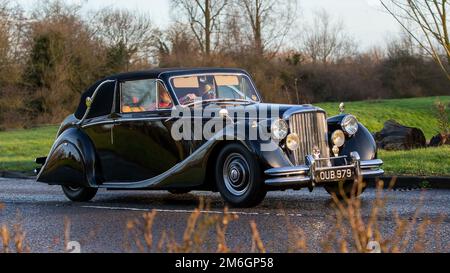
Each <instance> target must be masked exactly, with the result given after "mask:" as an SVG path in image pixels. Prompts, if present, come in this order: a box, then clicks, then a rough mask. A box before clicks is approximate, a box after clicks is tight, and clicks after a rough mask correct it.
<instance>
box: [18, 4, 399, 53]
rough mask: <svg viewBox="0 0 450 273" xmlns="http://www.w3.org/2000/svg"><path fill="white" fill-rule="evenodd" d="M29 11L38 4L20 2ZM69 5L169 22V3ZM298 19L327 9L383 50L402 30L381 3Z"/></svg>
mask: <svg viewBox="0 0 450 273" xmlns="http://www.w3.org/2000/svg"><path fill="white" fill-rule="evenodd" d="M17 1H18V2H19V3H21V4H23V6H25V7H26V8H27V9H30V8H31V7H32V6H33V3H35V2H37V1H39V0H17ZM66 1H67V2H69V3H80V2H85V3H87V4H86V5H85V6H86V9H91V8H94V9H96V8H101V7H105V6H115V7H124V8H128V9H131V10H139V11H145V12H148V13H150V14H151V15H152V17H153V18H152V19H153V22H154V23H155V24H156V25H158V26H160V27H164V26H166V25H167V24H168V23H169V22H170V7H169V0H125V1H124V0H66ZM298 2H299V15H300V17H301V18H305V20H310V19H311V16H312V14H313V13H314V11H315V10H320V9H322V8H323V9H326V10H327V11H328V12H329V13H330V14H332V15H333V16H334V17H335V18H341V19H342V20H343V21H344V24H345V26H346V28H347V30H348V32H349V33H350V35H352V36H353V37H354V38H355V39H356V40H357V41H358V42H359V43H360V45H361V47H362V48H367V47H370V46H372V45H378V46H384V45H385V43H386V38H392V37H393V36H395V35H396V34H397V33H398V32H399V30H400V28H399V26H398V25H397V23H396V22H395V21H394V20H393V19H392V18H391V17H390V16H389V15H388V14H386V12H384V11H383V9H382V7H381V6H380V4H379V0H298Z"/></svg>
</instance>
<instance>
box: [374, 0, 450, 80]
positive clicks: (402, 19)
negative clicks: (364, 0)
mask: <svg viewBox="0 0 450 273" xmlns="http://www.w3.org/2000/svg"><path fill="white" fill-rule="evenodd" d="M380 1H381V4H382V5H383V6H384V8H385V9H386V10H387V11H388V12H389V13H390V14H391V15H392V16H393V17H394V18H395V19H396V20H397V21H398V22H399V23H400V25H401V26H402V27H403V28H404V29H405V31H406V32H407V33H408V34H409V35H410V36H411V37H412V38H413V39H414V40H415V42H416V43H417V44H418V45H419V46H420V47H421V48H422V49H423V50H425V52H427V54H429V55H430V56H431V57H432V58H433V59H434V60H435V62H436V63H437V64H438V65H439V66H440V67H441V69H442V70H443V71H444V72H445V74H446V75H447V77H448V78H449V79H450V70H449V67H448V63H450V37H449V30H448V23H449V22H448V20H449V19H448V18H447V12H448V8H449V2H448V1H447V0H380ZM442 52H443V54H444V55H445V56H446V58H447V65H446V64H445V63H444V62H443V60H442V58H441V54H440V53H442Z"/></svg>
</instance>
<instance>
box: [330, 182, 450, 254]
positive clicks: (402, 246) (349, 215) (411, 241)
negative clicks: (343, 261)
mask: <svg viewBox="0 0 450 273" xmlns="http://www.w3.org/2000/svg"><path fill="white" fill-rule="evenodd" d="M394 183H395V181H392V182H391V183H390V189H392V188H393V185H394ZM358 184H359V185H362V183H358ZM383 186H384V183H383V182H382V181H380V182H379V183H378V186H377V192H376V199H375V201H374V202H373V204H372V208H371V211H370V214H369V217H368V219H365V218H364V217H363V213H362V203H361V199H359V198H355V196H357V194H352V197H351V198H345V199H344V200H339V199H338V198H337V197H336V196H335V195H334V196H333V201H334V205H335V207H336V222H335V225H334V227H333V229H332V230H331V231H330V233H329V234H328V235H327V236H326V240H325V241H324V243H323V245H324V250H325V251H326V252H343V253H347V252H359V253H367V252H373V251H375V252H384V253H402V252H407V251H411V250H413V251H417V252H424V251H426V250H427V248H426V247H427V242H428V241H427V240H426V238H425V237H426V233H427V230H428V229H429V228H431V227H433V229H436V227H437V226H438V222H435V221H432V220H430V219H427V218H425V219H421V218H420V215H421V208H422V203H423V198H421V200H420V202H419V204H418V206H417V209H416V211H415V213H414V215H413V217H412V218H408V219H402V218H401V217H400V215H399V214H398V213H397V212H396V211H394V218H395V223H396V224H395V227H394V230H393V232H392V234H391V235H389V234H387V232H383V231H382V230H380V224H379V223H380V218H381V217H380V215H381V214H382V213H384V212H385V210H386V202H387V197H386V196H384V195H383ZM355 190H358V191H361V190H362V186H358V187H355V188H354V193H355ZM442 221H443V219H442ZM428 243H429V242H428ZM435 243H437V241H436V242H435ZM369 246H370V247H369ZM372 247H375V249H373V248H372Z"/></svg>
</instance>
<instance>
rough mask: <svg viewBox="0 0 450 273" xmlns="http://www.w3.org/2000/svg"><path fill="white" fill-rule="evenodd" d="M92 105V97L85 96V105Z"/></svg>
mask: <svg viewBox="0 0 450 273" xmlns="http://www.w3.org/2000/svg"><path fill="white" fill-rule="evenodd" d="M91 105H92V98H91V97H87V98H86V107H87V108H91Z"/></svg>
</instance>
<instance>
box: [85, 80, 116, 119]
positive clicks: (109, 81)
mask: <svg viewBox="0 0 450 273" xmlns="http://www.w3.org/2000/svg"><path fill="white" fill-rule="evenodd" d="M112 82H116V80H106V81H104V82H102V83H100V84H99V85H98V86H97V88H96V89H95V91H94V93H93V94H92V97H91V99H92V103H91V105H90V106H89V107H88V108H87V109H86V112H85V113H84V116H83V118H81V120H80V121H79V122H78V123H77V125H79V126H81V125H83V122H84V120H85V119H86V118H87V116H88V115H89V113H90V112H91V107H92V105H93V104H94V100H95V97H96V96H97V93H98V91H99V90H100V88H102V87H103V85H105V84H107V83H112ZM81 103H85V102H81Z"/></svg>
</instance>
